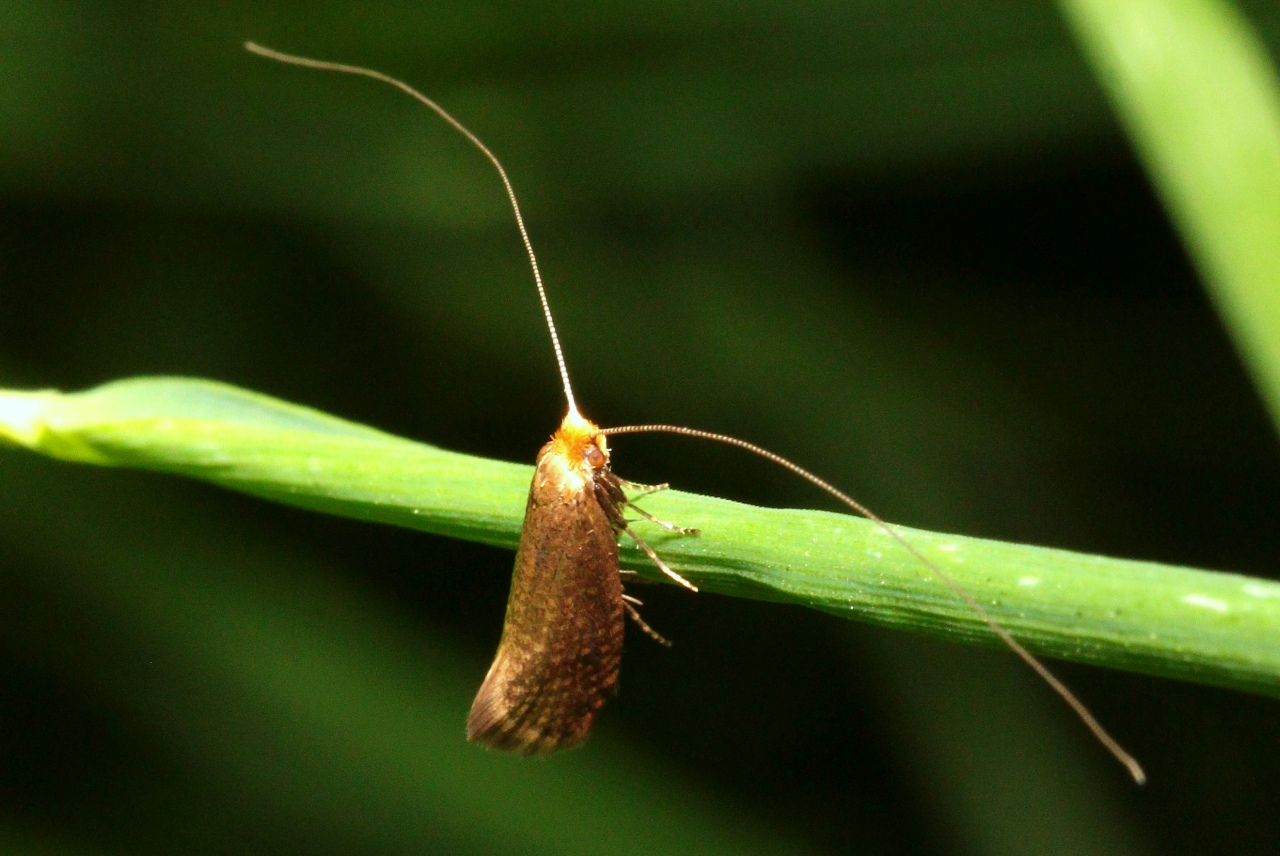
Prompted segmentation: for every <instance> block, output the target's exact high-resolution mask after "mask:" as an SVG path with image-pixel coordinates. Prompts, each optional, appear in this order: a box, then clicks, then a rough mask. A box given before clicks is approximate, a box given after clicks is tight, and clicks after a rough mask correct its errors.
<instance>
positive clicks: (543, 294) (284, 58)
mask: <svg viewBox="0 0 1280 856" xmlns="http://www.w3.org/2000/svg"><path fill="white" fill-rule="evenodd" d="M244 47H245V50H247V51H249V53H254V54H257V55H258V56H260V57H266V58H267V59H273V60H275V61H276V62H282V63H284V64H286V65H297V66H301V67H303V68H312V69H316V70H317V71H336V72H340V73H342V74H355V75H359V76H360V77H371V78H373V79H374V80H377V81H380V82H382V83H386V84H388V85H390V86H394V87H395V88H396V89H399V90H400V91H401V92H403V93H405V94H406V95H409V96H410V97H412V98H413V99H415V100H417V101H418V102H420V103H422V104H424V105H426V106H427V107H430V108H431V109H432V110H433V111H435V114H436V115H437V116H439V117H440V118H441V119H444V120H445V121H446V122H448V123H449V124H450V125H451V126H452V127H453V129H454V130H455V131H457V132H458V133H459V134H462V136H464V137H466V138H467V139H468V140H470V141H471V144H472V145H473V146H475V147H476V148H477V149H479V150H480V151H481V153H482V154H483V155H484V156H485V157H487V158H488V159H489V163H491V164H493V168H494V169H496V170H497V171H498V176H499V177H500V178H501V179H502V186H503V187H505V188H506V189H507V198H508V199H509V200H511V210H512V211H513V212H515V215H516V226H518V227H519V229H520V240H522V241H523V242H524V251H525V252H526V253H527V254H528V255H529V266H530V267H532V268H533V281H534V284H535V285H537V286H538V299H539V300H541V301H542V314H543V316H544V317H545V318H546V319H547V329H548V330H549V331H550V332H551V347H553V348H555V351H556V365H558V366H559V367H560V380H561V382H562V383H563V384H564V397H565V398H566V399H568V401H569V412H570V413H577V412H578V405H577V404H576V403H575V402H574V400H573V387H572V386H571V385H570V384H569V369H568V367H567V366H566V365H565V362H564V351H563V350H561V348H560V337H559V336H557V335H556V322H555V320H554V319H553V318H552V317H551V304H550V303H548V302H547V290H546V289H545V288H543V287H542V273H541V272H540V271H539V270H538V257H537V256H535V255H534V254H533V243H532V242H531V241H530V240H529V231H528V230H527V229H526V228H525V227H524V217H523V216H521V214H520V203H519V202H517V201H516V192H515V189H514V188H512V186H511V179H509V178H507V171H506V170H505V169H503V168H502V163H501V162H499V160H498V158H497V157H496V156H495V155H494V153H493V152H491V151H489V147H488V146H486V145H485V144H484V143H482V142H480V138H479V137H477V136H476V135H475V134H473V133H471V131H469V130H467V127H466V126H465V125H463V124H462V123H461V122H459V121H458V120H457V119H455V118H453V116H451V115H449V112H448V111H447V110H445V109H444V108H443V107H441V106H440V105H439V104H437V103H436V102H434V101H432V100H431V99H430V98H428V97H427V96H425V95H423V94H422V93H421V92H419V91H418V90H416V89H414V88H413V87H412V86H410V85H409V84H407V83H405V82H404V81H401V80H396V79H395V78H394V77H391V76H390V75H386V74H383V73H382V72H380V71H374V70H373V69H371V68H362V67H360V66H358V65H347V64H346V63H341V62H328V61H326V60H321V59H310V58H308V57H304V56H294V55H293V54H287V53H281V52H280V51H276V50H272V49H271V48H267V47H263V46H262V45H259V44H256V43H254V42H245V43H244Z"/></svg>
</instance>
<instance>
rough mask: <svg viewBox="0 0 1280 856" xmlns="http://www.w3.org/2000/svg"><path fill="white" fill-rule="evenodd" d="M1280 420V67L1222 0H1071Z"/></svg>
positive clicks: (1108, 84)
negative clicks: (1275, 64) (1272, 62)
mask: <svg viewBox="0 0 1280 856" xmlns="http://www.w3.org/2000/svg"><path fill="white" fill-rule="evenodd" d="M1061 5H1062V9H1063V11H1064V13H1065V14H1066V17H1067V20H1068V21H1069V22H1070V23H1071V25H1072V27H1073V28H1074V30H1075V33H1076V35H1077V37H1078V38H1079V40H1080V43H1081V45H1082V46H1083V48H1084V51H1085V53H1086V55H1087V56H1088V57H1089V59H1090V61H1091V62H1092V63H1093V66H1094V69H1095V71H1096V73H1097V75H1098V79H1099V80H1100V82H1101V83H1102V86H1103V88H1104V89H1105V90H1106V92H1107V95H1108V96H1109V97H1110V99H1111V102H1112V104H1113V106H1114V107H1115V109H1116V112H1117V113H1118V114H1119V116H1120V119H1121V122H1122V123H1123V125H1124V127H1125V130H1126V131H1127V133H1128V135H1129V138H1130V139H1131V140H1132V142H1133V144H1134V147H1135V148H1136V149H1137V152H1138V156H1139V157H1140V158H1141V159H1142V161H1143V164H1144V165H1145V166H1146V169H1147V172H1148V174H1149V175H1150V176H1151V178H1152V181H1153V182H1154V183H1155V185H1156V189H1157V190H1158V192H1159V193H1160V195H1161V197H1162V199H1163V201H1164V205H1165V208H1166V209H1167V210H1168V212H1169V214H1170V216H1171V217H1172V219H1173V221H1174V223H1175V224H1176V225H1177V227H1178V230H1179V231H1180V232H1181V234H1182V238H1183V241H1184V243H1185V244H1186V246H1187V247H1188V249H1189V251H1190V253H1191V255H1192V257H1193V259H1194V260H1195V262H1196V265H1197V266H1198V267H1199V269H1200V273H1201V275H1202V276H1203V278H1204V280H1205V282H1206V284H1207V285H1208V286H1209V290H1210V293H1211V294H1212V296H1213V298H1214V300H1215V302H1216V303H1217V305H1218V308H1219V311H1220V312H1221V313H1222V315H1223V317H1224V318H1225V320H1226V322H1227V326H1228V328H1229V329H1230V330H1231V332H1232V334H1233V336H1234V337H1235V340H1236V344H1237V347H1239V349H1240V351H1241V353H1242V354H1243V355H1244V358H1245V361H1246V363H1247V364H1248V365H1249V368H1250V369H1251V371H1252V373H1253V376H1254V380H1255V382H1256V383H1257V385H1258V388H1259V389H1260V390H1261V391H1262V396H1263V398H1264V399H1265V400H1266V402H1267V404H1268V406H1269V408H1270V411H1271V415H1272V418H1273V420H1274V421H1275V422H1276V424H1277V425H1280V251H1278V250H1277V248H1280V78H1278V77H1277V75H1276V72H1275V69H1274V68H1273V67H1272V65H1271V63H1270V61H1269V59H1268V56H1267V50H1266V47H1265V45H1263V44H1262V41H1261V39H1259V38H1258V36H1257V35H1256V34H1255V33H1254V32H1253V30H1252V28H1251V27H1250V26H1249V23H1248V21H1246V20H1245V19H1244V17H1243V16H1242V15H1241V14H1240V13H1239V12H1238V11H1237V10H1236V9H1235V8H1234V7H1233V6H1232V5H1231V4H1230V3H1227V2H1222V0H1061Z"/></svg>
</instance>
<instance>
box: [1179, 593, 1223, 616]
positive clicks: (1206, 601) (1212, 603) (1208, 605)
mask: <svg viewBox="0 0 1280 856" xmlns="http://www.w3.org/2000/svg"><path fill="white" fill-rule="evenodd" d="M1182 602H1183V603H1187V604H1190V605H1191V606H1202V607H1204V608H1205V609H1212V610H1213V611H1214V612H1226V611H1227V604H1226V603H1225V602H1224V601H1221V600H1218V599H1217V598H1216V597H1209V596H1208V595H1207V594H1189V595H1187V596H1186V597H1184V598H1183V599H1182Z"/></svg>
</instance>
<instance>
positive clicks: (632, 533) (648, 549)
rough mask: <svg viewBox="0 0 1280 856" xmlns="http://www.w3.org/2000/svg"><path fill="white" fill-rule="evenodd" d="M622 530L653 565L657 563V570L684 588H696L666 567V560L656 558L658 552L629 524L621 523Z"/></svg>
mask: <svg viewBox="0 0 1280 856" xmlns="http://www.w3.org/2000/svg"><path fill="white" fill-rule="evenodd" d="M622 531H623V532H626V533H627V534H628V535H630V536H631V540H632V541H635V542H636V543H637V544H638V545H640V549H641V550H644V553H645V555H646V556H648V557H649V558H650V559H652V560H653V563H654V564H655V565H657V566H658V570H660V571H662V572H663V573H664V574H666V575H667V576H669V577H671V579H673V580H675V581H676V582H678V583H680V585H682V586H684V587H685V588H687V589H688V590H689V591H697V590H698V587H697V586H695V585H694V584H693V583H691V582H689V581H688V580H686V579H685V578H684V577H682V576H680V575H679V574H677V573H676V572H675V571H673V570H671V569H670V568H669V567H667V563H666V562H664V561H662V559H660V558H658V554H657V553H655V552H653V548H652V547H650V546H649V545H648V544H646V543H645V542H644V540H643V539H641V537H640V536H639V535H637V534H636V533H635V531H634V530H633V529H632V528H631V527H630V526H627V525H626V524H623V527H622Z"/></svg>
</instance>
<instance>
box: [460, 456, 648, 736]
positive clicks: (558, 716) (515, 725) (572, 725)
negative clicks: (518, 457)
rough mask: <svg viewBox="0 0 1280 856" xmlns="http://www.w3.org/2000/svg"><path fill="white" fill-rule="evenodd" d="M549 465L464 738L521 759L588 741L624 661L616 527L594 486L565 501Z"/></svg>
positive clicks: (537, 479) (533, 498)
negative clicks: (499, 632) (499, 637)
mask: <svg viewBox="0 0 1280 856" xmlns="http://www.w3.org/2000/svg"><path fill="white" fill-rule="evenodd" d="M548 457H549V456H548ZM551 463H552V462H550V461H549V460H548V458H543V459H540V460H539V464H538V472H537V474H536V475H535V476H534V480H533V487H532V488H531V489H530V492H529V503H528V506H527V507H526V509H525V519H524V528H523V530H522V531H521V534H520V545H519V548H518V549H517V551H516V565H515V573H514V574H513V576H512V580H511V595H510V598H509V600H508V601H507V615H506V621H505V623H504V625H503V631H502V641H501V642H500V643H499V645H498V653H497V656H496V657H495V658H494V661H493V665H492V666H491V667H490V668H489V673H488V675H487V676H486V677H485V680H484V684H483V685H482V686H481V687H480V691H479V693H477V694H476V698H475V701H474V702H473V703H472V705H471V714H470V716H469V717H468V718H467V739H469V740H473V741H476V742H479V743H483V744H486V745H488V746H492V747H494V748H497V749H504V750H507V751H511V752H517V753H520V754H536V755H545V754H548V753H551V752H554V751H556V750H557V749H565V748H568V747H570V746H575V745H577V744H579V743H581V742H582V741H583V740H584V739H586V736H587V732H588V731H589V730H590V728H591V723H592V721H593V720H594V719H595V715H596V712H597V711H599V709H600V707H601V706H602V705H603V704H604V703H605V700H606V699H607V698H608V696H609V695H610V694H612V692H613V691H614V690H615V688H616V686H617V682H618V666H619V663H620V662H621V659H622V637H623V630H624V627H623V625H624V613H623V610H624V607H623V602H622V583H621V581H620V579H619V575H618V545H617V541H616V536H615V533H614V530H613V527H612V526H611V525H610V521H609V517H608V515H607V514H606V513H605V510H604V508H603V507H602V506H601V504H600V499H599V498H598V497H597V495H596V493H595V491H594V489H593V487H592V485H591V484H587V485H586V486H585V487H584V488H583V489H582V490H579V491H576V492H573V493H568V494H566V493H565V492H564V491H563V489H562V487H561V486H560V484H559V482H560V480H559V479H557V478H553V477H550V476H551V475H552V474H551V473H549V472H548V468H549V467H550V466H551Z"/></svg>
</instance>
